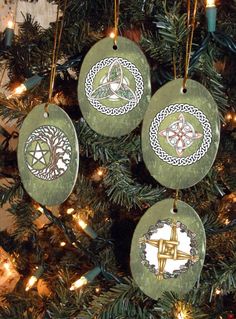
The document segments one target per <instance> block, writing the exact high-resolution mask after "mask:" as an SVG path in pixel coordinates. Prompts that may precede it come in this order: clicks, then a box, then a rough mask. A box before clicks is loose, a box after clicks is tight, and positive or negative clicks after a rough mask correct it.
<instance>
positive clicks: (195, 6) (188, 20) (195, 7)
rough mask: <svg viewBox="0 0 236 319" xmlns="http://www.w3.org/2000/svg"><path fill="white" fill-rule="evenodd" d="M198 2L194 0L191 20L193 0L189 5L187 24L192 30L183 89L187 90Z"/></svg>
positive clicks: (187, 44)
mask: <svg viewBox="0 0 236 319" xmlns="http://www.w3.org/2000/svg"><path fill="white" fill-rule="evenodd" d="M197 3H198V0H194V6H193V16H192V21H191V23H190V20H191V0H188V7H187V11H188V12H187V14H188V16H187V26H188V28H189V27H190V28H191V31H190V32H189V34H188V38H187V42H186V54H185V69H184V80H183V90H186V82H187V79H188V70H189V62H190V57H191V50H192V44H193V33H194V29H195V21H196V13H197Z"/></svg>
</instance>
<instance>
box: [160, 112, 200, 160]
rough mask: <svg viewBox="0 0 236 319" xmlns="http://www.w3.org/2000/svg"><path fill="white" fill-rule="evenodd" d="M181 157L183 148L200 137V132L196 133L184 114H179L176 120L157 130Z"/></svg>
mask: <svg viewBox="0 0 236 319" xmlns="http://www.w3.org/2000/svg"><path fill="white" fill-rule="evenodd" d="M159 134H160V135H161V136H163V137H165V138H166V140H167V142H168V143H169V144H170V145H171V146H172V147H173V148H174V149H175V151H176V153H177V155H178V156H179V157H181V156H182V155H183V153H184V150H185V149H187V148H188V147H190V146H191V145H192V144H193V142H194V140H197V139H200V138H202V136H203V134H202V133H196V132H195V129H194V127H193V126H192V125H191V124H190V123H189V122H187V121H186V119H185V117H184V114H182V113H181V114H180V115H179V117H178V120H177V121H175V122H173V123H171V124H170V125H169V126H168V127H167V128H166V129H164V130H162V131H160V132H159Z"/></svg>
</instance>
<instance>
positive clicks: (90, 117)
mask: <svg viewBox="0 0 236 319" xmlns="http://www.w3.org/2000/svg"><path fill="white" fill-rule="evenodd" d="M150 93H151V86H150V71H149V66H148V63H147V61H146V58H145V56H144V54H143V53H142V51H141V50H140V48H139V47H138V46H137V45H136V44H135V43H134V42H132V41H130V40H128V39H126V38H123V37H118V40H117V50H114V49H113V40H112V39H111V38H105V39H103V40H101V41H99V42H98V43H96V44H95V45H94V46H93V47H92V48H91V50H90V51H89V52H88V54H87V55H86V57H85V59H84V62H83V65H82V68H81V72H80V78H79V85H78V99H79V105H80V108H81V111H82V113H83V116H84V118H85V120H86V121H87V123H88V124H89V125H90V127H91V128H92V129H93V130H95V131H96V132H97V133H99V134H102V135H106V136H121V135H125V134H128V133H129V132H130V131H132V130H133V129H134V128H135V127H136V126H137V125H138V124H139V123H140V122H141V120H142V118H143V116H144V113H145V111H146V108H147V105H148V103H149V100H150Z"/></svg>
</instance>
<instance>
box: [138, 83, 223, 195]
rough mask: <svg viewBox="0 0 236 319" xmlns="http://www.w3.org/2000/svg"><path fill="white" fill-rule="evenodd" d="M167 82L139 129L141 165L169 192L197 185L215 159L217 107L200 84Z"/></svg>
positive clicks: (218, 134)
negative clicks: (186, 84)
mask: <svg viewBox="0 0 236 319" xmlns="http://www.w3.org/2000/svg"><path fill="white" fill-rule="evenodd" d="M182 84H183V80H182V79H177V80H174V81H171V82H169V83H167V84H166V85H164V86H163V87H162V88H160V89H159V90H158V91H157V92H156V93H155V94H154V96H153V97H152V99H151V102H150V106H149V108H148V110H147V112H146V114H145V117H144V121H143V129H142V151H143V158H144V162H145V164H146V166H147V168H148V170H149V171H150V173H151V175H152V176H153V177H154V178H156V180H157V181H158V182H159V183H160V184H162V185H164V186H166V187H168V188H173V189H182V188H188V187H191V186H193V185H195V184H196V183H198V182H199V181H200V180H201V179H202V178H203V177H204V176H205V175H206V174H207V173H208V171H209V170H210V168H211V166H212V164H213V161H214V159H215V157H216V153H217V149H218V145H219V139H220V131H219V129H220V127H219V116H218V109H217V105H216V104H215V102H214V100H213V98H212V96H211V95H210V93H209V92H208V91H207V89H206V88H205V87H203V86H202V85H201V84H200V83H198V82H196V81H193V80H188V87H187V92H186V93H183V92H182Z"/></svg>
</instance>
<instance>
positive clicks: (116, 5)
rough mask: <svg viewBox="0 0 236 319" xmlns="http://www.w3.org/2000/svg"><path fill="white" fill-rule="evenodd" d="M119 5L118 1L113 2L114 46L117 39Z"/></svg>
mask: <svg viewBox="0 0 236 319" xmlns="http://www.w3.org/2000/svg"><path fill="white" fill-rule="evenodd" d="M119 3H120V0H114V29H115V31H114V33H115V36H114V45H117V38H118V23H119Z"/></svg>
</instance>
